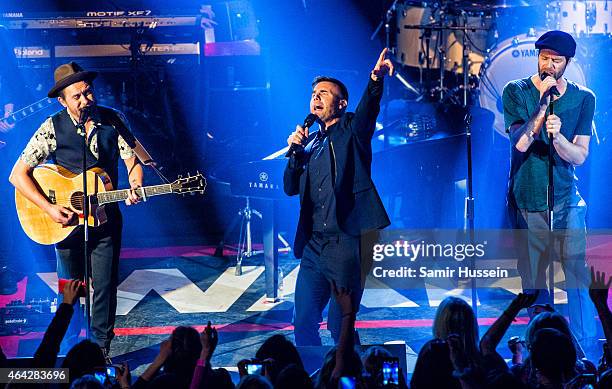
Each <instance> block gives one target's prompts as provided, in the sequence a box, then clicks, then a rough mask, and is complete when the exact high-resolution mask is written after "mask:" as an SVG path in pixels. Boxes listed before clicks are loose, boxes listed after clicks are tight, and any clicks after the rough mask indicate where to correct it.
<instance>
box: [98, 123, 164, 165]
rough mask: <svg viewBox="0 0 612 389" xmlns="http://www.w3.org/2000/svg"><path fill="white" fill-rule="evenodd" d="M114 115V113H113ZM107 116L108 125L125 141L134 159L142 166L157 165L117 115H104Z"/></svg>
mask: <svg viewBox="0 0 612 389" xmlns="http://www.w3.org/2000/svg"><path fill="white" fill-rule="evenodd" d="M113 113H114V112H113ZM105 116H107V117H106V119H108V121H109V123H110V124H111V125H112V126H113V127H114V128H115V129H116V130H117V132H118V133H119V135H121V137H122V138H123V139H124V140H125V141H126V143H127V144H128V146H130V147H131V148H132V150H134V153H135V154H136V157H137V158H138V160H139V161H140V162H141V163H142V164H143V165H148V166H150V165H152V166H155V165H156V164H157V163H156V162H155V161H154V160H153V157H151V154H149V152H148V151H147V150H146V149H145V148H144V146H143V145H142V144H141V143H140V141H139V140H138V139H136V137H135V136H134V134H132V132H131V131H130V130H129V129H128V128H127V126H126V125H125V123H124V122H123V120H121V119H120V118H119V115H117V114H112V115H105Z"/></svg>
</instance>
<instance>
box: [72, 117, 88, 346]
mask: <svg viewBox="0 0 612 389" xmlns="http://www.w3.org/2000/svg"><path fill="white" fill-rule="evenodd" d="M88 116H89V112H88V111H84V112H82V113H81V117H80V118H79V123H78V124H77V126H76V127H77V130H78V133H79V135H81V136H82V137H83V260H84V261H85V274H84V278H85V280H84V282H85V323H86V325H85V338H86V339H89V336H90V333H91V301H90V285H89V280H90V279H91V264H90V262H89V254H88V251H89V244H88V242H89V194H88V191H87V130H86V128H85V123H86V122H87V118H88Z"/></svg>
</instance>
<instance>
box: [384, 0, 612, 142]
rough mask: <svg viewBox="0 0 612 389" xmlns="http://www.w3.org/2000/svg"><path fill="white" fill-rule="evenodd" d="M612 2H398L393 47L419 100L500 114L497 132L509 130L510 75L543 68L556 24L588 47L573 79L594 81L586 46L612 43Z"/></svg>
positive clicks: (390, 30)
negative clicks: (544, 41)
mask: <svg viewBox="0 0 612 389" xmlns="http://www.w3.org/2000/svg"><path fill="white" fill-rule="evenodd" d="M610 3H611V4H608V0H596V1H585V0H562V1H552V0H551V1H545V0H499V1H495V2H492V1H478V2H476V1H469V0H439V1H436V2H431V3H430V2H416V1H401V0H396V1H394V2H393V4H392V5H391V7H390V9H389V10H388V12H387V13H386V21H385V27H386V33H387V46H388V47H391V48H392V53H393V55H394V59H395V61H396V62H398V63H399V64H401V65H403V66H402V69H403V73H404V75H407V77H401V76H400V77H401V79H400V81H402V83H403V84H404V85H405V86H406V87H407V89H408V90H411V91H413V92H417V91H418V93H417V96H418V97H417V100H423V101H430V102H438V103H443V104H451V105H461V106H463V107H467V106H480V107H482V108H485V109H487V110H489V111H491V112H493V113H494V115H495V122H494V128H495V130H496V131H497V132H498V133H499V134H500V135H502V136H507V135H506V133H505V129H504V125H503V122H504V121H503V110H502V107H501V95H502V91H503V88H504V86H505V85H506V83H508V82H509V81H511V80H514V79H518V78H523V77H528V76H529V75H531V74H533V73H534V72H535V71H536V69H537V51H536V49H535V47H534V43H535V41H536V40H537V39H538V37H539V36H540V35H541V34H543V33H544V32H545V31H547V30H553V29H555V30H563V31H566V32H568V33H570V34H572V35H574V37H575V38H576V40H577V41H578V47H579V48H581V47H582V48H583V50H582V51H579V53H580V54H579V55H577V58H576V59H575V60H573V61H571V62H570V64H569V65H568V68H567V70H566V73H565V77H567V78H568V79H570V80H573V81H575V82H577V83H579V84H582V85H586V82H587V81H588V80H586V79H585V73H588V72H589V69H587V67H588V61H586V60H585V59H586V58H587V57H588V53H585V51H584V48H585V47H589V46H590V44H583V43H584V42H585V41H595V40H601V39H603V40H604V41H605V42H606V44H605V46H606V47H608V46H610V45H609V44H608V43H609V40H610V38H611V37H612V1H610ZM587 43H588V42H587ZM581 56H582V58H581ZM464 69H468V70H467V72H466V71H464ZM411 82H412V83H411ZM415 84H416V85H415Z"/></svg>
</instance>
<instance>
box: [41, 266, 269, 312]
mask: <svg viewBox="0 0 612 389" xmlns="http://www.w3.org/2000/svg"><path fill="white" fill-rule="evenodd" d="M235 271H236V268H235V267H229V268H227V269H225V271H224V272H223V273H222V274H221V275H220V276H219V277H218V278H217V279H216V280H215V282H213V284H212V285H211V286H210V287H209V288H208V289H206V291H202V289H200V288H199V287H198V286H197V285H196V284H194V283H193V282H192V281H191V280H190V279H189V278H187V277H186V276H185V275H184V274H183V273H182V272H181V271H180V270H178V269H144V270H134V271H133V272H132V273H131V274H130V275H129V276H128V277H127V278H126V279H125V280H124V281H123V282H122V283H121V284H120V285H119V287H118V289H117V315H127V314H128V313H129V312H130V311H131V310H132V309H133V308H134V307H135V306H136V305H137V304H138V303H139V302H140V301H141V300H142V299H144V298H145V296H146V295H147V294H148V293H149V292H150V291H152V290H154V291H156V292H157V293H158V294H159V295H160V296H161V297H162V298H163V299H164V300H166V302H167V303H168V304H170V305H171V306H172V307H173V308H174V309H176V310H177V312H179V313H207V312H227V311H228V310H229V308H230V307H231V306H232V305H233V304H234V303H235V302H236V300H238V298H240V296H242V295H243V294H244V292H245V291H246V290H247V289H248V288H249V287H250V286H251V285H252V284H253V282H255V280H257V278H259V276H260V275H261V274H262V273H263V272H264V267H263V266H243V267H242V273H243V274H242V276H236V275H235V274H234V273H235ZM38 276H39V277H40V278H41V279H42V280H43V281H44V282H45V283H46V284H47V285H48V286H49V287H50V288H51V290H54V291H57V274H56V273H55V272H53V273H38Z"/></svg>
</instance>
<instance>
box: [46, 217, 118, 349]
mask: <svg viewBox="0 0 612 389" xmlns="http://www.w3.org/2000/svg"><path fill="white" fill-rule="evenodd" d="M110 220H112V221H110ZM110 220H109V221H108V222H107V223H105V224H103V225H102V226H100V227H96V228H90V230H89V232H90V234H89V242H88V246H89V247H88V249H89V250H88V251H89V254H90V263H91V277H92V282H91V287H92V289H93V300H92V304H91V335H92V340H93V341H95V342H96V343H98V344H99V345H100V347H104V348H107V349H108V348H109V347H110V343H111V340H112V339H113V337H114V336H115V334H114V332H113V329H114V327H115V311H116V309H117V284H118V279H119V254H120V251H121V228H122V220H121V214H119V213H117V215H114V216H113V217H112V219H110ZM55 254H56V258H57V276H58V278H66V279H70V278H79V279H82V278H83V277H84V274H85V263H84V258H83V257H84V255H83V229H82V228H81V227H79V229H78V231H76V232H75V233H73V234H72V235H70V236H69V237H68V238H67V239H65V240H64V241H62V242H60V243H58V244H57V245H56V246H55ZM84 326H85V319H84V315H83V310H82V308H80V304H77V305H76V306H75V312H74V315H72V321H71V322H70V326H69V327H68V332H67V333H66V336H65V338H64V343H63V347H62V349H63V350H68V349H69V348H70V347H72V346H73V345H74V344H76V343H77V342H78V336H79V333H80V331H81V329H82V328H84Z"/></svg>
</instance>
